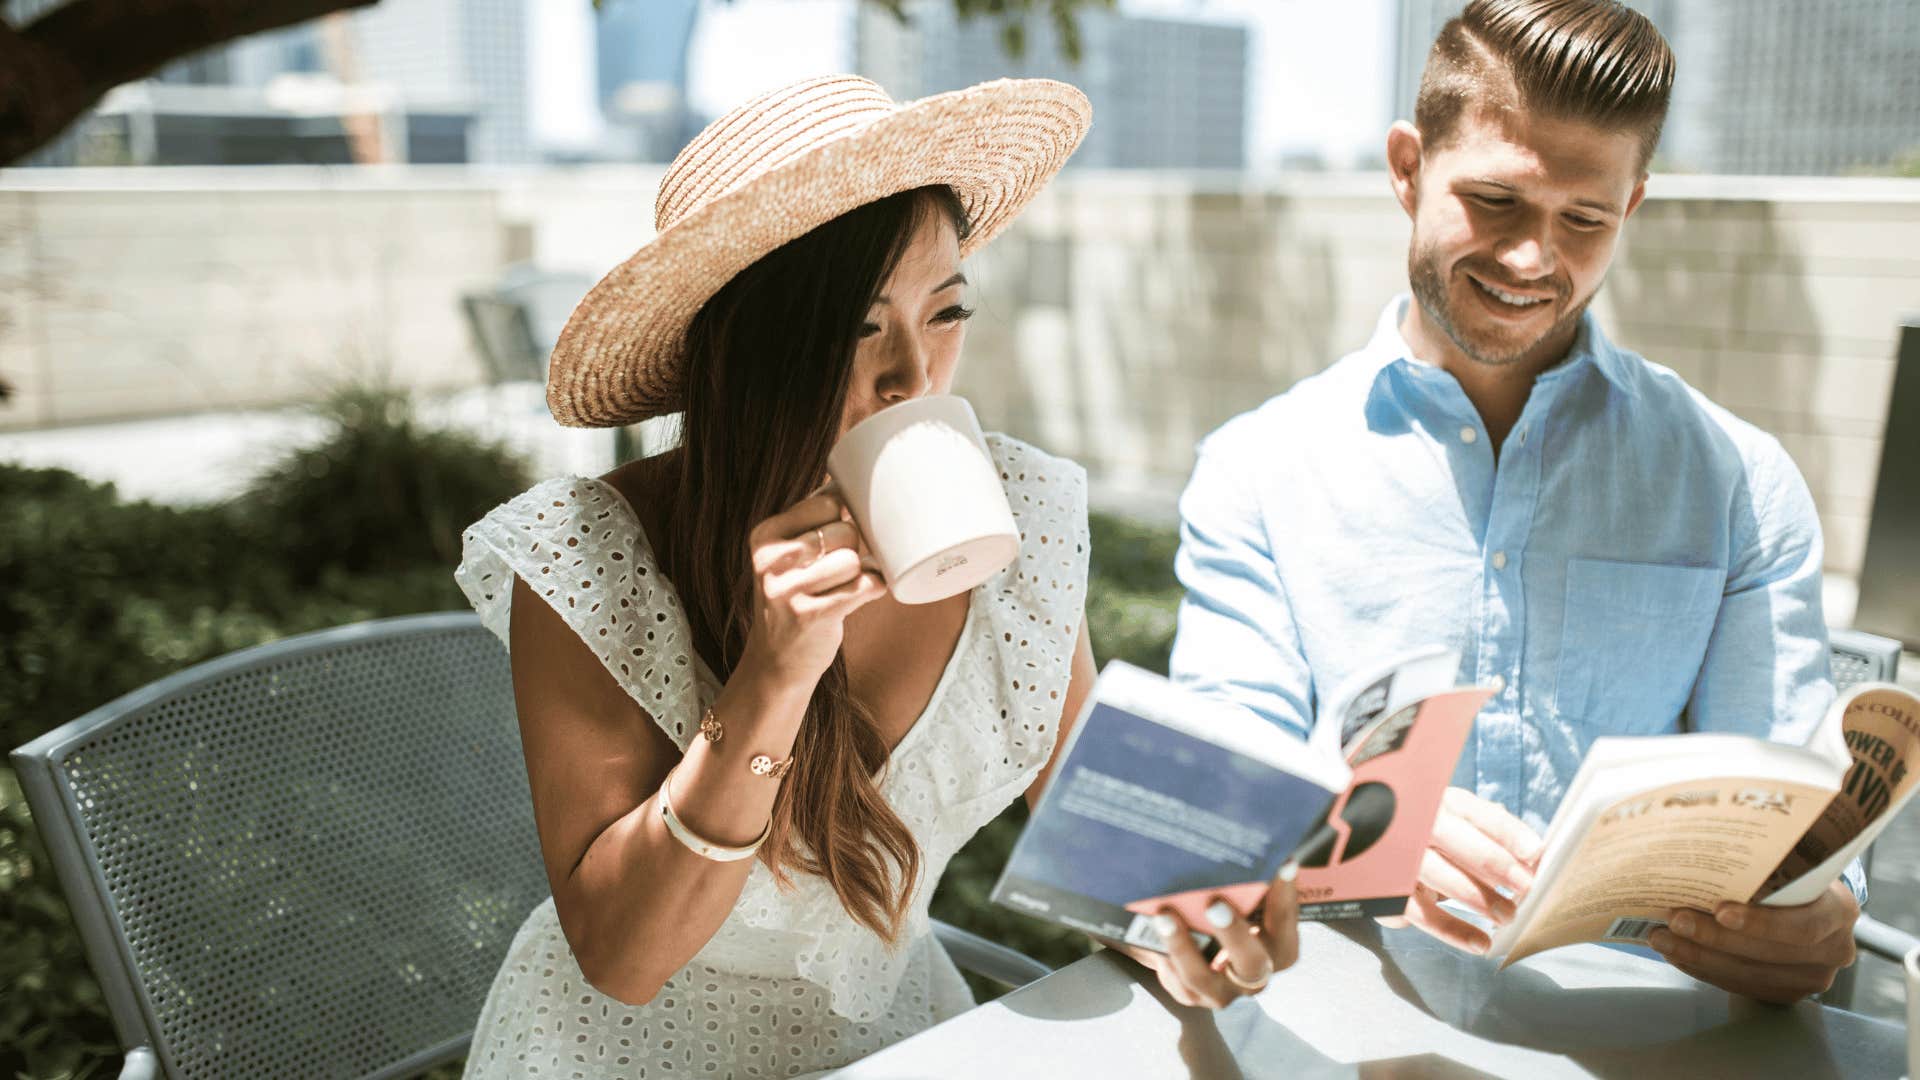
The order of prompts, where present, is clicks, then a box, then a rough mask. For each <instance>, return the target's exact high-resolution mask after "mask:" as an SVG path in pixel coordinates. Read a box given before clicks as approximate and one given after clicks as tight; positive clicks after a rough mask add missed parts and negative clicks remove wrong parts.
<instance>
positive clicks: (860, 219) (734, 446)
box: [665, 186, 968, 942]
mask: <svg viewBox="0 0 1920 1080" xmlns="http://www.w3.org/2000/svg"><path fill="white" fill-rule="evenodd" d="M931 213H945V214H946V215H948V216H949V217H950V218H951V219H952V221H953V223H954V226H955V228H956V229H958V230H959V231H960V235H961V237H962V238H963V239H964V238H965V236H966V234H967V229H968V226H967V216H966V212H965V210H964V209H963V208H962V207H961V205H960V201H959V199H958V198H957V197H956V196H955V195H954V193H953V191H952V189H950V188H947V187H945V186H939V187H927V188H919V189H915V190H912V191H904V192H901V193H899V194H897V195H892V196H889V197H887V198H884V199H881V200H879V201H877V202H872V203H868V204H867V205H865V206H862V207H859V208H858V209H855V210H853V211H851V212H849V213H846V214H843V215H841V216H840V217H838V218H835V219H834V220H832V221H830V222H828V223H827V224H825V225H822V226H820V227H819V228H817V229H814V230H813V231H812V232H809V233H807V234H806V235H804V236H802V237H800V238H799V239H797V240H794V241H792V242H790V243H788V244H786V245H784V246H782V247H780V248H778V249H776V250H775V251H773V252H772V253H770V254H768V255H767V256H765V257H764V258H762V259H760V260H759V261H758V262H756V263H754V264H753V265H752V266H750V267H748V268H747V269H746V270H744V271H742V272H741V273H740V274H739V275H738V276H736V277H735V278H734V279H733V280H732V281H730V282H728V283H727V284H726V286H725V287H724V288H722V289H721V290H720V291H719V292H718V293H715V294H714V296H713V298H712V299H710V300H708V301H707V303H706V305H705V306H704V307H703V308H701V310H700V312H699V314H698V315H696V316H695V317H694V320H693V324H692V325H691V326H690V327H689V328H688V330H687V360H686V364H687V368H686V370H687V376H686V380H685V386H686V391H685V399H684V400H685V414H684V416H683V418H682V427H681V443H680V448H681V454H680V469H679V482H678V484H676V485H675V489H674V494H673V496H672V498H671V500H670V506H669V512H670V514H669V518H668V521H667V526H666V531H667V536H668V540H669V543H668V547H667V551H666V553H665V563H666V568H667V572H668V574H669V575H670V576H671V578H672V580H673V583H674V585H675V587H676V589H677V590H678V591H679V594H680V598H681V603H682V604H683V606H684V607H685V609H686V614H687V619H688V621H689V622H690V623H691V624H692V626H693V632H694V638H695V642H696V644H697V645H698V646H699V647H700V648H701V651H702V653H703V654H704V655H705V656H706V657H707V659H708V660H709V661H710V662H714V663H713V666H714V670H715V672H716V674H718V675H719V676H720V677H721V678H722V679H725V678H728V677H729V676H730V674H731V673H732V671H733V668H734V666H735V665H736V664H737V663H739V661H740V654H741V651H742V650H743V649H744V648H745V647H746V642H747V633H748V631H749V630H750V629H751V626H752V620H753V577H752V574H751V554H750V552H749V550H748V544H747V534H748V532H749V531H750V530H751V529H752V528H753V527H754V526H755V525H756V524H758V523H759V522H761V521H763V520H765V519H766V518H768V517H771V516H772V515H774V514H776V513H779V512H780V511H782V510H784V509H786V508H787V507H789V506H792V505H793V504H794V503H796V502H799V501H800V500H801V499H803V498H805V497H806V496H807V495H808V494H809V493H811V492H812V491H813V489H814V488H815V487H816V486H818V485H819V483H820V481H821V479H822V477H823V476H824V475H825V474H826V467H827V464H826V463H827V451H828V450H830V449H832V447H833V443H834V440H835V439H836V438H837V437H838V435H839V429H840V417H841V412H842V409H843V408H844V404H845V402H846V399H847V392H848V389H849V388H850V386H851V384H852V381H853V379H852V376H853V360H854V350H855V346H856V345H857V343H858V341H859V336H860V327H861V325H862V324H863V323H864V322H865V321H866V317H867V312H868V310H869V308H870V307H871V305H872V303H873V300H874V298H875V296H876V295H877V294H878V293H879V291H880V288H881V286H882V285H883V284H884V283H885V282H886V280H887V277H888V276H889V275H890V274H892V272H893V269H894V267H895V266H896V265H898V263H899V261H900V257H901V255H902V253H903V252H904V251H905V250H906V247H907V245H908V243H909V242H910V240H911V239H912V236H913V234H914V230H915V229H916V228H917V227H918V226H919V224H920V223H921V222H922V221H924V220H925V219H926V217H927V215H928V214H931ZM887 753H888V750H887V745H886V740H885V739H884V738H883V737H882V735H881V733H880V732H879V730H878V729H877V728H876V727H875V725H874V723H873V719H872V717H871V716H870V715H869V714H868V713H867V712H866V710H865V709H864V708H862V707H861V705H860V703H859V702H857V701H855V700H854V698H853V696H852V695H851V694H850V693H849V692H848V689H847V667H846V659H845V657H844V656H841V657H836V658H835V659H834V662H833V665H832V666H831V667H830V668H828V669H827V671H826V674H824V675H822V676H821V678H820V682H819V685H818V686H817V687H815V689H814V692H813V699H812V701H810V702H809V703H808V705H807V713H806V719H805V720H804V721H803V722H802V723H801V725H800V732H799V736H798V738H797V739H796V741H795V743H794V749H793V760H794V764H793V769H792V771H791V772H789V773H788V774H787V777H786V779H785V780H784V781H783V782H782V784H781V791H780V794H779V796H778V797H777V798H776V799H775V801H774V806H773V824H772V829H771V831H770V832H769V834H768V836H767V841H766V843H765V845H763V846H762V847H761V849H760V858H761V859H762V860H763V861H765V862H766V864H767V866H768V868H769V869H771V870H772V871H773V872H774V874H775V876H776V877H777V878H778V879H779V880H780V881H781V882H782V883H785V882H787V881H789V880H790V879H789V877H788V872H789V871H792V870H799V871H800V872H802V873H809V874H819V875H821V876H822V877H824V878H826V879H827V881H828V882H829V883H831V884H832V886H833V889H834V892H835V893H837V894H838V895H839V897H840V902H841V904H842V905H843V906H844V907H845V908H846V909H847V912H848V913H849V914H850V915H852V916H853V917H854V918H855V919H857V920H858V921H859V922H861V923H862V924H864V925H866V926H867V927H869V928H871V929H872V930H873V931H874V932H875V933H877V934H879V935H880V936H881V937H882V938H884V939H886V940H887V941H888V942H893V941H895V940H897V938H898V935H899V931H900V927H901V922H902V920H903V919H904V918H905V917H906V909H907V901H908V897H909V896H910V895H911V893H912V887H913V883H914V881H915V880H916V879H917V878H918V876H919V873H920V849H919V846H918V845H917V844H915V843H914V840H913V834H912V833H910V832H909V831H908V830H907V827H906V825H905V824H903V823H902V822H901V821H900V818H899V817H898V816H897V815H896V814H895V813H894V812H893V809H892V808H891V807H889V806H888V805H887V802H886V800H885V799H884V798H882V797H881V795H880V791H879V785H878V783H877V780H876V777H875V774H876V773H877V772H878V771H879V770H880V769H881V768H882V767H883V766H884V765H885V764H886V760H887Z"/></svg>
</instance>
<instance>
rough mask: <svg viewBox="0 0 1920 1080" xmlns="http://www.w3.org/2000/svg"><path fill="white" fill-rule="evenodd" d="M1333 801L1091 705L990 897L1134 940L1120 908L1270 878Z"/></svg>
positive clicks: (1218, 750) (1306, 785)
mask: <svg viewBox="0 0 1920 1080" xmlns="http://www.w3.org/2000/svg"><path fill="white" fill-rule="evenodd" d="M1336 794H1337V792H1333V791H1329V790H1327V789H1326V788H1324V787H1321V786H1320V785H1319V784H1316V783H1314V782H1313V781H1311V780H1307V779H1304V778H1302V777H1299V776H1295V775H1294V774H1292V773H1289V772H1286V771H1285V770H1282V769H1277V768H1274V767H1273V766H1271V765H1267V764H1265V763H1263V762H1260V761H1257V760H1254V759H1252V758H1249V757H1247V756H1245V755H1243V754H1239V753H1236V752H1235V751H1233V750H1231V749H1228V748H1226V747H1223V746H1219V745H1216V744H1214V743H1211V742H1207V741H1205V740H1202V739H1198V738H1195V737H1193V736H1191V735H1188V734H1186V733H1184V732H1182V731H1180V730H1178V729H1176V728H1171V727H1168V726H1166V725H1164V724H1159V723H1155V722H1154V721H1152V720H1149V719H1146V718H1145V717H1141V716H1137V715H1135V714H1133V713H1131V712H1129V711H1127V710H1125V709H1121V708H1118V707H1116V706H1113V705H1110V704H1107V703H1105V702H1099V703H1096V704H1095V705H1094V706H1093V709H1092V710H1091V711H1090V712H1089V713H1088V714H1087V717H1086V719H1085V720H1084V721H1082V725H1081V730H1079V731H1078V732H1076V733H1075V737H1074V739H1073V742H1072V745H1071V746H1069V747H1068V749H1067V755H1066V758H1065V759H1064V760H1063V761H1062V762H1061V763H1060V766H1059V770H1058V773H1057V775H1056V776H1055V777H1054V778H1053V780H1052V782H1051V783H1050V784H1049V786H1048V788H1047V793H1046V796H1045V798H1043V799H1042V801H1041V804H1040V807H1039V809H1038V810H1037V811H1035V813H1034V815H1033V817H1032V819H1031V820H1030V821H1029V822H1028V823H1027V827H1026V831H1025V832H1023V833H1022V834H1021V837H1020V840H1019V843H1018V844H1017V845H1016V846H1015V847H1014V850H1013V855H1012V857H1011V858H1010V859H1009V860H1008V863H1007V869H1006V872H1005V873H1004V874H1003V875H1002V877H1001V879H1000V883H999V884H998V885H997V886H995V888H994V893H993V899H994V900H995V901H996V902H998V903H1001V904H1004V905H1006V906H1008V907H1011V908H1013V909H1015V910H1018V911H1024V912H1027V913H1029V914H1033V915H1038V916H1041V917H1043V918H1047V919H1051V920H1053V921H1055V922H1060V923H1064V924H1066V925H1069V926H1074V927H1077V928H1079V929H1082V930H1086V931H1088V932H1089V933H1095V934H1100V935H1102V936H1107V937H1114V938H1121V939H1135V938H1137V935H1133V934H1129V929H1130V928H1132V927H1134V925H1135V919H1134V915H1133V913H1131V912H1129V911H1127V910H1126V907H1125V905H1126V904H1128V903H1131V902H1134V901H1140V900H1149V899H1152V898H1155V897H1161V896H1167V895H1169V894H1173V893H1181V892H1186V891H1188V890H1192V889H1206V888H1215V887H1219V886H1223V885H1234V884H1239V883H1242V882H1249V881H1266V880H1269V879H1271V878H1272V877H1273V875H1274V873H1275V872H1276V871H1278V870H1279V869H1280V865H1281V864H1282V863H1283V862H1285V861H1286V859H1287V857H1288V856H1289V855H1290V854H1291V853H1293V851H1294V850H1295V849H1296V848H1297V847H1298V846H1299V844H1300V841H1301V839H1302V837H1303V836H1304V835H1305V834H1306V831H1307V830H1308V829H1309V828H1310V827H1312V826H1313V825H1314V824H1315V823H1316V822H1317V821H1318V820H1319V818H1320V817H1321V816H1322V815H1323V813H1324V812H1325V811H1326V809H1327V807H1328V805H1329V804H1330V802H1331V800H1332V799H1333V797H1334V796H1335V795H1336ZM1143 943H1146V944H1155V945H1156V947H1157V943H1155V942H1143Z"/></svg>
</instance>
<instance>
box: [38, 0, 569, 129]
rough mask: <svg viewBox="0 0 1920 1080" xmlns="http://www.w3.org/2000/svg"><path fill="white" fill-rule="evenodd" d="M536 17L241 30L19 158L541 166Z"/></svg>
mask: <svg viewBox="0 0 1920 1080" xmlns="http://www.w3.org/2000/svg"><path fill="white" fill-rule="evenodd" d="M57 2H58V0H13V2H12V4H11V5H10V6H9V7H8V13H9V15H10V17H11V18H12V19H13V20H14V21H15V22H16V23H23V22H25V21H28V20H30V19H31V18H33V17H35V16H37V15H38V14H40V13H42V12H44V11H46V10H47V9H49V8H51V7H54V6H56V4H57ZM528 15H529V8H528V0H384V2H382V3H379V4H376V5H374V6H372V7H370V8H365V9H361V10H359V11H356V12H354V13H353V14H350V15H337V16H327V17H323V18H321V19H318V20H315V21H312V22H307V23H302V24H299V25H296V26H292V27H288V28H286V29H284V30H277V31H273V32H270V33H265V34H257V35H254V36H252V37H248V38H242V39H240V40H238V41H233V42H229V43H227V44H225V45H222V46H219V47H216V48H213V49H208V50H206V51H204V52H201V53H198V54H196V55H194V56H190V57H187V58H185V59H182V60H180V61H177V62H175V63H174V64H171V65H169V66H168V67H166V68H164V69H162V70H161V71H159V72H157V73H156V74H155V75H154V76H153V77H152V78H150V79H145V80H141V81H139V82H135V83H129V84H127V85H126V86H122V87H118V88H116V89H115V90H113V91H112V92H111V93H109V94H108V95H107V96H106V97H105V98H104V99H102V101H101V103H100V105H99V106H98V107H96V108H95V109H94V110H93V111H92V112H90V113H89V114H88V115H87V116H85V117H83V118H82V119H81V120H80V121H79V122H78V123H76V124H75V125H74V126H73V127H72V128H71V129H69V130H68V131H67V132H66V133H65V134H63V135H62V136H61V137H60V138H59V139H58V140H56V141H55V142H54V143H53V144H52V145H50V146H48V147H46V148H43V149H42V150H41V151H39V152H37V153H36V154H34V155H33V156H32V157H30V158H29V159H28V160H27V161H24V162H21V164H23V165H261V164H346V163H350V162H362V163H372V162H380V163H410V164H445V163H459V162H472V163H485V164H519V163H527V162H534V161H537V160H538V159H539V155H538V153H537V151H536V148H535V145H534V140H533V137H532V133H531V122H530V112H531V109H530V106H529V100H528V99H529V81H530V80H529V66H530V65H529V59H528V50H527V38H528V33H527V20H528Z"/></svg>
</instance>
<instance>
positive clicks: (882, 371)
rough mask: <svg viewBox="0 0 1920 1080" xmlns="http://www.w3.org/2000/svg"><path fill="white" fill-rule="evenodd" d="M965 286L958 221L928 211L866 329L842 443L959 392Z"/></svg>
mask: <svg viewBox="0 0 1920 1080" xmlns="http://www.w3.org/2000/svg"><path fill="white" fill-rule="evenodd" d="M966 285H967V279H966V277H965V276H964V275H962V274H961V273H960V237H959V234H958V233H957V232H956V231H955V230H954V227H953V221H952V220H951V219H950V218H949V217H948V216H947V215H946V214H945V213H944V212H942V211H939V210H936V209H932V208H928V211H927V212H926V213H923V214H922V215H921V220H920V224H919V225H918V226H917V227H916V228H915V229H914V232H913V236H912V238H911V239H910V240H909V241H908V243H907V249H906V251H905V252H903V253H902V254H901V256H900V264H899V265H898V266H896V267H894V271H893V275H892V276H891V277H889V278H887V280H886V281H884V282H882V283H881V285H880V294H879V295H878V296H877V297H875V298H874V302H873V306H872V307H870V308H868V309H867V321H866V323H865V324H864V325H862V326H861V327H860V343H859V346H858V348H857V349H856V350H855V352H854V358H853V382H852V384H851V385H850V386H849V387H848V388H847V402H846V406H845V407H844V408H843V409H842V411H841V415H840V433H841V434H842V435H844V434H846V433H847V431H848V429H850V428H852V427H853V426H854V425H855V424H858V423H859V422H860V421H862V420H865V419H866V418H867V417H869V416H872V415H873V414H874V413H877V412H879V411H880V410H881V409H884V408H886V407H887V406H889V405H898V404H899V403H901V402H903V401H910V400H912V399H913V398H917V397H924V396H925V395H927V394H945V393H948V392H949V391H950V390H951V389H952V388H953V375H954V370H955V369H956V368H957V367H958V366H959V364H960V343H961V341H963V340H964V339H965V338H966V336H967V319H968V317H969V316H971V315H972V314H973V311H972V309H971V308H968V307H967V306H966V305H965V302H964V301H965V299H966V297H965V290H966Z"/></svg>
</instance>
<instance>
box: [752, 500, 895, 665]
mask: <svg viewBox="0 0 1920 1080" xmlns="http://www.w3.org/2000/svg"><path fill="white" fill-rule="evenodd" d="M747 545H748V549H749V551H750V553H751V555H752V560H753V582H754V594H753V628H752V629H751V630H750V631H749V632H748V634H747V644H746V649H745V653H746V655H747V656H751V657H755V658H757V659H758V660H759V662H760V663H761V664H762V665H763V668H764V670H766V671H767V672H768V673H769V674H770V675H772V676H773V677H775V678H776V679H778V680H780V681H781V682H784V683H787V684H788V685H794V686H805V687H807V688H809V689H811V688H812V686H813V685H814V684H815V683H817V682H819V681H820V676H821V675H822V674H824V673H825V672H826V670H827V668H828V667H829V666H831V665H832V664H833V658H834V656H835V655H837V654H838V653H839V651H840V643H841V640H842V637H843V636H844V627H845V622H846V618H847V616H849V615H851V614H853V613H854V612H855V611H858V610H859V609H860V608H862V607H864V606H866V605H867V604H869V603H871V602H872V601H874V600H877V599H879V598H880V597H881V596H883V595H885V594H886V591H887V585H886V582H885V580H883V579H882V578H881V576H880V575H879V574H878V573H875V572H874V571H872V570H869V569H867V568H866V566H865V565H864V562H863V559H862V551H863V548H864V545H863V544H862V543H861V540H860V532H859V530H858V529H856V528H854V525H853V522H852V521H850V520H848V519H847V514H846V503H845V502H843V501H842V500H841V498H840V495H839V493H838V492H836V491H835V490H833V489H832V488H828V489H825V490H822V491H820V492H817V493H815V494H813V495H810V496H808V497H807V498H805V499H802V500H800V501H799V502H797V503H794V504H793V505H792V506H790V507H788V508H787V509H785V510H783V511H781V512H780V513H778V514H775V515H773V516H772V517H770V518H768V519H766V520H765V521H762V522H761V523H760V524H759V525H756V526H755V527H754V529H753V531H752V532H751V533H749V534H748V537H747ZM744 662H745V660H744V658H743V663H744Z"/></svg>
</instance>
